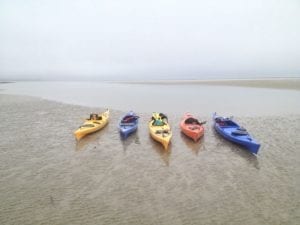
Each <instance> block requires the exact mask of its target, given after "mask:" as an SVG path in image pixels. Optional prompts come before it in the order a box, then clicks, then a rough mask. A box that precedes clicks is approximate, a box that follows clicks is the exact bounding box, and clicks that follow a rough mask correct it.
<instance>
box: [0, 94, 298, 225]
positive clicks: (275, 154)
mask: <svg viewBox="0 0 300 225" xmlns="http://www.w3.org/2000/svg"><path fill="white" fill-rule="evenodd" d="M0 107H1V110H0V118H1V123H0V128H1V130H2V131H3V132H1V137H0V139H1V140H0V167H1V170H0V200H1V201H0V223H1V224H24V225H26V224H28V225H29V224H139V225H141V224H142V225H143V224H147V225H148V224H175V225H176V224H205V225H208V224H213V225H216V224H231V225H232V224H233V225H234V224H245V225H248V224H249V225H250V224H251V225H252V224H270V225H276V224H278V225H279V224H280V225H281V224H289V225H293V224H295V225H296V224H298V222H299V213H300V208H299V203H300V202H299V199H300V192H299V185H298V184H299V181H300V180H299V169H300V168H299V165H300V154H299V148H300V142H299V140H300V136H299V133H300V115H291V116H256V117H237V118H236V120H237V121H238V122H239V123H240V124H242V125H243V126H245V127H247V129H248V130H249V131H250V133H252V134H253V136H254V137H255V138H256V139H257V140H259V141H260V142H261V144H262V147H261V150H260V153H259V155H258V156H257V157H256V156H253V155H251V154H250V153H248V152H247V151H245V150H244V149H241V148H240V147H238V146H236V145H233V144H231V143H229V142H227V141H225V140H224V139H222V138H221V137H219V136H218V135H217V134H216V133H215V132H214V130H213V129H212V122H211V119H210V116H206V117H205V116H204V117H203V118H201V119H203V120H207V121H208V123H207V124H206V126H205V128H206V133H205V136H204V138H203V139H202V140H201V141H200V142H199V143H193V142H191V141H190V140H189V139H187V138H186V137H185V136H183V135H182V134H181V133H180V130H179V127H178V124H179V121H180V118H181V115H180V114H175V113H174V114H171V115H170V116H169V117H170V118H169V120H170V123H171V126H172V129H173V133H174V137H173V139H172V144H171V148H170V149H169V150H168V151H165V150H163V149H162V147H161V146H160V145H159V144H157V143H156V142H154V141H153V140H152V139H151V138H150V137H149V134H148V130H147V121H148V119H149V118H150V116H151V115H150V113H149V114H139V115H140V117H141V119H140V126H139V129H138V132H137V133H136V134H134V135H133V136H131V137H130V138H128V139H127V140H126V141H122V140H121V139H120V137H119V133H118V130H117V122H118V119H119V118H120V116H121V115H122V114H123V113H124V112H121V111H116V110H111V112H112V114H111V120H110V123H109V125H108V126H107V127H106V128H105V129H104V130H102V131H100V132H97V133H95V134H93V135H90V136H88V137H86V138H84V139H83V140H82V141H80V142H79V143H77V142H76V141H75V139H74V136H73V131H74V130H76V129H77V127H78V126H79V125H80V124H81V123H82V121H83V118H84V117H85V116H86V115H88V114H89V113H90V112H92V111H95V112H96V111H101V110H103V109H102V108H91V107H83V106H76V105H70V104H62V103H58V102H53V101H47V100H42V99H39V98H32V97H25V96H13V95H4V94H1V95H0Z"/></svg>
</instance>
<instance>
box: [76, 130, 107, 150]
mask: <svg viewBox="0 0 300 225" xmlns="http://www.w3.org/2000/svg"><path fill="white" fill-rule="evenodd" d="M107 129H108V126H106V127H104V128H102V129H101V130H100V131H97V132H95V133H92V134H88V135H86V136H85V137H83V138H82V139H81V140H79V141H77V142H76V151H83V150H85V149H87V148H88V147H89V146H92V148H97V145H98V143H99V140H100V139H101V137H102V136H103V135H104V133H105V131H106V130H107ZM74 139H75V138H74ZM74 141H76V140H74Z"/></svg>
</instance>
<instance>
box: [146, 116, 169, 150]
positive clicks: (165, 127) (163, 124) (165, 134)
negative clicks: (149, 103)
mask: <svg viewBox="0 0 300 225" xmlns="http://www.w3.org/2000/svg"><path fill="white" fill-rule="evenodd" d="M148 126H149V132H150V135H151V137H152V138H153V139H154V140H156V141H158V142H159V143H161V144H162V145H163V146H164V148H165V149H167V148H168V146H169V143H170V140H171V137H172V131H171V128H170V125H169V123H168V118H167V116H165V115H164V114H162V113H153V114H152V118H151V121H150V122H149V123H148Z"/></svg>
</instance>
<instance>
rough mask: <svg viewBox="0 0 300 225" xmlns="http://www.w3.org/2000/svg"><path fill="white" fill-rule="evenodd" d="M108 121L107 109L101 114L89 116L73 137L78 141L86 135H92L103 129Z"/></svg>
mask: <svg viewBox="0 0 300 225" xmlns="http://www.w3.org/2000/svg"><path fill="white" fill-rule="evenodd" d="M108 120H109V110H108V109H107V110H106V111H105V112H104V113H101V114H91V115H90V118H89V119H86V120H85V122H84V123H83V124H82V125H81V126H80V127H79V128H78V129H77V130H76V131H75V132H74V135H75V137H76V139H77V141H79V140H80V139H81V138H83V137H84V136H85V135H87V134H91V133H94V132H96V131H98V130H100V129H102V128H103V127H105V126H106V124H107V123H108Z"/></svg>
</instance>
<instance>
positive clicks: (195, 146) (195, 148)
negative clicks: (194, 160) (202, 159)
mask: <svg viewBox="0 0 300 225" xmlns="http://www.w3.org/2000/svg"><path fill="white" fill-rule="evenodd" d="M180 137H181V139H182V141H183V142H184V143H185V145H186V146H187V147H188V148H189V149H190V150H191V151H192V152H193V153H194V154H195V155H198V154H199V152H200V150H201V149H204V148H205V145H204V143H205V142H204V137H201V138H200V140H199V141H197V142H194V141H193V140H192V139H191V138H189V137H187V136H186V135H185V134H183V133H182V132H180Z"/></svg>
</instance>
